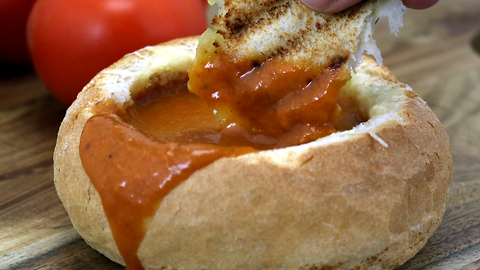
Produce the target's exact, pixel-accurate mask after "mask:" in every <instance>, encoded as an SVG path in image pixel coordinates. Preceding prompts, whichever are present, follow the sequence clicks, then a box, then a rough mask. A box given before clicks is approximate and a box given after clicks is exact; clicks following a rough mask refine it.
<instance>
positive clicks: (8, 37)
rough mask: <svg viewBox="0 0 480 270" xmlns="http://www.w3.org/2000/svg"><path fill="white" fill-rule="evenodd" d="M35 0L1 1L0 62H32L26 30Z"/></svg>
mask: <svg viewBox="0 0 480 270" xmlns="http://www.w3.org/2000/svg"><path fill="white" fill-rule="evenodd" d="M33 3H35V0H0V36H1V37H2V38H1V41H0V62H7V63H16V64H19V63H25V62H29V61H30V56H29V54H28V48H27V40H26V38H25V30H26V26H27V18H28V14H29V13H30V10H31V9H32V6H33Z"/></svg>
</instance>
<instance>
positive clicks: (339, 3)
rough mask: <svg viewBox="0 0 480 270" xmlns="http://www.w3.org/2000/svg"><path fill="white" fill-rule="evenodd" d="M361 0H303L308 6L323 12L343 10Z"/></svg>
mask: <svg viewBox="0 0 480 270" xmlns="http://www.w3.org/2000/svg"><path fill="white" fill-rule="evenodd" d="M360 1H361V0H302V2H303V3H304V4H305V6H307V7H308V8H310V9H312V10H314V11H317V12H322V13H335V12H339V11H342V10H344V9H346V8H349V7H350V6H353V5H354V4H356V3H358V2H360Z"/></svg>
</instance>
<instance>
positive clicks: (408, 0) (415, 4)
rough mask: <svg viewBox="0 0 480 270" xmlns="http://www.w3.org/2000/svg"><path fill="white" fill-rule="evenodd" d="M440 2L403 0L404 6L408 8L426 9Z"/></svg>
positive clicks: (432, 0) (435, 0)
mask: <svg viewBox="0 0 480 270" xmlns="http://www.w3.org/2000/svg"><path fill="white" fill-rule="evenodd" d="M438 1H439V0H403V4H404V5H405V6H406V7H408V8H413V9H425V8H429V7H432V6H433V5H435V4H436V3H438Z"/></svg>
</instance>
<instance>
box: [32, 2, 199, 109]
mask: <svg viewBox="0 0 480 270" xmlns="http://www.w3.org/2000/svg"><path fill="white" fill-rule="evenodd" d="M206 25H207V24H206V19H205V11H204V7H203V6H202V3H201V2H200V1H192V0H175V1H172V0H37V2H36V4H35V5H34V7H33V9H32V13H31V14H30V18H29V21H28V25H27V40H28V46H29V49H30V53H31V55H32V61H33V64H34V67H35V70H36V71H37V74H38V75H39V77H40V78H41V80H42V81H43V83H44V84H45V85H46V87H47V88H48V89H49V90H50V91H51V92H52V93H53V95H54V96H56V97H57V98H58V99H59V100H60V101H61V102H62V103H64V104H66V105H69V104H71V102H73V100H74V99H75V98H76V96H77V94H78V92H80V91H81V89H82V88H83V87H84V86H85V85H86V84H87V83H88V82H89V81H90V80H91V79H92V78H93V77H94V76H95V74H97V73H98V72H100V71H101V70H102V69H104V68H106V67H108V66H109V65H110V64H112V63H114V62H115V61H116V60H118V59H119V58H121V57H122V56H123V55H125V54H127V53H130V52H133V51H135V50H137V49H140V48H142V47H145V46H147V45H155V44H158V43H161V42H164V41H167V40H171V39H174V38H178V37H183V36H192V35H198V34H201V33H202V32H203V31H204V30H205V29H206Z"/></svg>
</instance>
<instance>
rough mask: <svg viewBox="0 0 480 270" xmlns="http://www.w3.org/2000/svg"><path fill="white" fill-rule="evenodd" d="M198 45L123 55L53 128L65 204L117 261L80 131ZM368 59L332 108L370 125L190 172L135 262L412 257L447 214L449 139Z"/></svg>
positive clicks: (166, 265)
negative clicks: (342, 103)
mask: <svg viewBox="0 0 480 270" xmlns="http://www.w3.org/2000/svg"><path fill="white" fill-rule="evenodd" d="M196 45H197V38H196V37H195V38H187V39H179V40H175V41H172V42H168V43H165V44H161V45H158V46H155V47H147V48H145V49H142V50H140V51H138V52H135V53H133V54H130V55H127V56H125V57H124V58H123V59H121V60H120V61H118V62H117V63H115V64H113V65H112V66H110V67H109V68H107V69H105V70H104V71H102V72H101V73H99V74H98V75H97V76H96V77H95V78H94V79H93V80H92V81H91V82H90V83H89V84H88V85H87V86H86V87H85V88H84V90H83V91H82V92H81V93H80V94H79V96H78V98H77V100H76V101H75V102H74V103H73V105H72V106H71V107H70V108H69V109H68V111H67V114H66V116H65V119H64V121H63V122H62V125H61V127H60V131H59V134H58V141H57V145H56V148H55V153H54V169H55V174H54V176H55V186H56V188H57V191H58V194H59V197H60V199H61V200H62V202H63V204H64V205H65V208H66V210H67V212H68V214H69V216H70V218H71V220H72V223H73V225H74V226H75V228H76V229H77V230H78V232H79V233H80V235H81V236H82V237H83V238H84V239H85V241H86V242H87V243H88V244H89V245H91V246H92V247H93V248H94V249H96V250H98V251H99V252H101V253H102V254H104V255H105V256H107V257H108V258H110V259H112V260H113V261H115V262H118V263H120V264H124V260H123V259H122V257H121V255H120V254H119V251H118V249H117V247H116V244H115V241H114V239H113V237H112V234H111V231H110V228H109V224H108V221H107V218H106V216H105V214H104V211H103V208H102V201H101V198H100V196H99V194H98V192H97V191H96V190H95V188H94V186H93V185H92V182H91V181H90V179H89V178H88V176H87V175H86V173H85V171H84V169H83V167H82V162H81V160H80V156H79V141H80V136H81V133H82V129H83V127H84V125H85V123H86V121H87V120H88V119H89V118H90V117H91V116H92V115H93V114H94V113H97V112H96V110H97V109H96V108H98V107H99V106H100V105H102V104H105V103H106V102H111V101H114V102H115V103H117V104H118V105H119V106H122V107H125V106H129V105H130V104H131V103H132V99H131V95H132V94H135V93H132V92H136V91H141V89H145V88H148V87H151V86H152V84H155V85H165V84H167V83H168V82H170V81H172V80H175V79H177V78H180V77H182V76H183V77H184V76H185V74H186V72H187V69H188V68H189V66H190V65H191V63H192V61H193V59H194V57H195V48H196ZM364 60H365V61H364V63H363V64H362V65H360V67H359V68H358V69H357V70H356V73H355V74H352V79H351V80H350V81H349V82H348V83H347V84H346V85H345V86H344V87H343V88H342V89H341V90H340V98H339V100H342V99H351V100H354V103H355V106H358V109H359V112H360V114H361V115H362V116H363V117H365V118H366V119H368V121H366V122H364V123H362V124H360V125H358V126H355V127H354V128H353V129H350V130H346V131H342V132H338V133H335V134H332V135H330V136H327V137H324V138H321V139H319V140H317V141H314V142H311V143H308V144H304V145H300V146H294V147H287V148H282V149H275V150H268V151H260V152H256V153H251V154H246V155H242V156H238V157H235V158H222V159H219V160H217V161H215V162H213V163H212V164H210V165H209V166H207V167H204V168H203V169H200V170H198V171H196V172H195V173H193V174H192V175H191V176H190V177H189V178H188V179H187V180H186V181H185V182H183V183H182V184H180V185H179V186H178V187H176V188H175V189H174V190H173V191H171V192H170V193H169V194H168V195H167V196H166V197H165V198H164V200H163V202H162V203H161V205H160V206H159V208H158V210H157V212H156V214H155V216H154V218H153V219H152V220H151V222H150V223H149V226H148V231H147V234H146V236H145V238H144V240H143V242H142V244H141V246H140V248H139V250H138V257H139V259H140V260H141V262H142V265H143V267H144V268H145V269H221V270H224V269H392V268H395V267H396V266H398V265H401V264H402V263H404V262H406V261H407V260H408V259H409V258H411V257H413V256H414V255H415V254H416V253H417V252H418V251H419V250H420V249H421V248H422V247H423V246H424V244H425V243H426V241H427V239H428V238H429V237H430V236H431V235H432V233H433V232H434V231H435V229H436V228H437V226H438V224H439V222H440V220H441V217H442V215H443V213H444V210H445V198H446V195H447V190H448V186H449V182H450V179H451V169H452V159H451V153H450V146H449V140H448V137H447V134H446V133H445V130H444V129H443V127H442V125H441V124H440V122H439V121H438V119H437V118H436V117H435V115H434V114H433V112H432V111H431V110H430V109H429V108H428V106H427V105H426V104H425V102H424V101H422V100H421V99H420V98H419V97H418V96H417V95H416V94H415V93H413V92H412V90H411V89H410V88H409V87H408V86H407V85H405V84H402V83H399V82H398V81H397V79H396V78H395V77H394V76H393V75H392V74H391V73H390V72H389V71H388V70H387V69H386V68H385V67H377V66H376V63H375V62H374V61H373V60H370V59H367V58H365V59H364ZM139 89H140V90H139ZM105 136H108V134H106V135H105ZM152 155H155V153H152Z"/></svg>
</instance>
